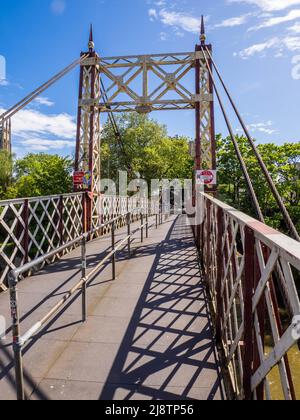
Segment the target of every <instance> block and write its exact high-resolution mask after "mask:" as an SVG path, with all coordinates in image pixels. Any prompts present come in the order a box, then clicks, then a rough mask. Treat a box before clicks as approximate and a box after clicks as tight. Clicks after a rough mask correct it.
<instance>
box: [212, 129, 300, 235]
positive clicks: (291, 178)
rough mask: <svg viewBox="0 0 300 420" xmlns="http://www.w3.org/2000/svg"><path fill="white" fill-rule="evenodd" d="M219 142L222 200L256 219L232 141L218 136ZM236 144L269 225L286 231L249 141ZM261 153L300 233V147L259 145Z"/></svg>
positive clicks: (241, 139)
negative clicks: (238, 146)
mask: <svg viewBox="0 0 300 420" xmlns="http://www.w3.org/2000/svg"><path fill="white" fill-rule="evenodd" d="M217 140H218V141H217V144H218V169H219V182H220V184H221V185H220V192H221V196H222V198H223V200H225V201H227V202H229V203H230V204H232V205H233V206H235V207H237V208H239V209H241V210H242V211H244V212H246V213H250V214H251V215H254V216H256V214H255V212H254V210H253V206H252V205H251V202H250V200H249V195H248V193H247V188H246V184H245V181H244V179H243V174H242V171H241V169H240V165H239V162H238V159H237V157H236V154H235V151H234V147H233V144H232V141H231V139H230V138H226V139H222V138H221V136H218V139H217ZM237 140H238V143H239V145H240V149H241V151H242V154H243V157H244V160H245V162H246V164H247V167H248V170H249V174H250V177H251V179H252V182H253V186H254V189H255V192H256V194H257V197H258V200H259V202H260V204H261V207H262V210H263V213H264V215H265V217H266V221H267V223H268V224H270V225H272V226H273V227H275V228H277V229H280V230H283V231H284V230H286V226H285V223H284V221H283V218H282V215H281V214H280V212H279V210H278V205H277V203H276V201H275V199H274V197H273V195H272V193H271V192H270V188H269V186H268V184H267V182H266V180H265V177H264V176H263V174H262V171H261V169H260V167H259V165H258V163H257V160H256V158H255V156H254V154H253V152H252V149H251V148H250V146H249V144H248V142H247V139H245V138H244V137H237ZM258 149H259V152H260V154H261V155H262V158H263V160H264V162H265V164H266V166H267V168H268V171H269V172H270V174H271V176H272V178H273V180H274V181H275V183H276V186H277V188H278V191H279V193H280V195H281V197H282V198H283V200H284V202H285V205H286V207H287V209H288V211H289V212H290V214H291V216H292V218H293V220H294V222H295V224H296V225H297V228H298V230H299V231H300V210H299V209H300V172H299V166H298V165H299V162H300V144H299V143H286V144H284V145H282V146H278V145H276V144H273V143H268V144H261V145H259V146H258Z"/></svg>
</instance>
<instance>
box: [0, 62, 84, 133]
mask: <svg viewBox="0 0 300 420" xmlns="http://www.w3.org/2000/svg"><path fill="white" fill-rule="evenodd" d="M87 57H88V54H85V55H83V56H81V57H80V58H79V59H77V60H76V61H74V62H73V63H71V64H70V65H68V66H67V67H66V68H64V69H63V70H62V71H60V72H59V73H57V74H56V75H55V76H53V77H52V78H51V79H50V80H48V81H47V82H46V83H44V84H43V85H41V86H40V87H38V88H37V89H35V90H34V91H33V92H31V93H30V94H29V95H27V96H26V97H25V98H23V99H22V100H21V101H19V102H18V103H17V104H16V105H14V106H13V107H12V108H10V109H9V110H7V111H6V112H4V113H3V114H2V115H0V125H3V124H4V123H5V121H7V120H9V119H10V118H12V117H13V116H14V115H15V114H16V113H17V112H19V111H20V110H21V109H23V108H24V107H25V106H26V105H28V104H29V103H30V102H32V101H33V100H34V99H35V98H37V97H38V96H39V95H40V94H41V93H43V92H44V91H45V90H47V89H48V88H49V87H50V86H52V85H53V84H54V83H55V82H57V81H58V80H60V79H61V78H62V77H63V76H65V75H66V74H67V73H69V72H70V71H71V70H73V69H74V68H75V67H76V66H77V65H79V64H81V63H82V61H84V60H85V59H86V58H87Z"/></svg>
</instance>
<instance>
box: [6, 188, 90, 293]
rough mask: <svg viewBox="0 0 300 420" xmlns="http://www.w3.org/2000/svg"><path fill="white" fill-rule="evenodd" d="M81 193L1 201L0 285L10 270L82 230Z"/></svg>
mask: <svg viewBox="0 0 300 420" xmlns="http://www.w3.org/2000/svg"><path fill="white" fill-rule="evenodd" d="M82 197H83V195H82V194H68V195H60V196H50V197H39V198H30V199H20V200H10V201H1V202H0V287H1V289H4V290H5V286H6V279H7V275H8V273H9V271H10V270H12V269H15V268H16V267H19V266H21V265H22V264H25V263H26V262H29V261H31V260H34V259H36V258H38V257H40V256H41V255H44V254H46V253H48V252H50V251H52V250H54V249H56V248H57V247H58V246H60V245H62V244H64V243H66V242H69V241H70V240H72V239H75V238H76V237H77V236H79V235H80V234H81V233H82V226H83V208H82Z"/></svg>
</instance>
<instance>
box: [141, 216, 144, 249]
mask: <svg viewBox="0 0 300 420" xmlns="http://www.w3.org/2000/svg"><path fill="white" fill-rule="evenodd" d="M141 242H142V243H143V242H144V215H143V212H141Z"/></svg>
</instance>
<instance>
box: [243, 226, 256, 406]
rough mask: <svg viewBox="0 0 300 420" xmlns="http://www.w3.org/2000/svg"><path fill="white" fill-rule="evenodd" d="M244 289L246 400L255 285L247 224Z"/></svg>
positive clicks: (252, 238)
mask: <svg viewBox="0 0 300 420" xmlns="http://www.w3.org/2000/svg"><path fill="white" fill-rule="evenodd" d="M244 255H245V290H244V301H245V305H244V306H245V309H244V369H243V371H244V378H243V388H244V398H245V400H246V401H250V400H252V399H253V393H252V386H251V379H252V374H253V360H254V318H253V311H252V299H253V293H254V285H255V275H256V270H255V235H254V231H253V230H252V229H251V228H249V227H248V226H246V227H245V249H244Z"/></svg>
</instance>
